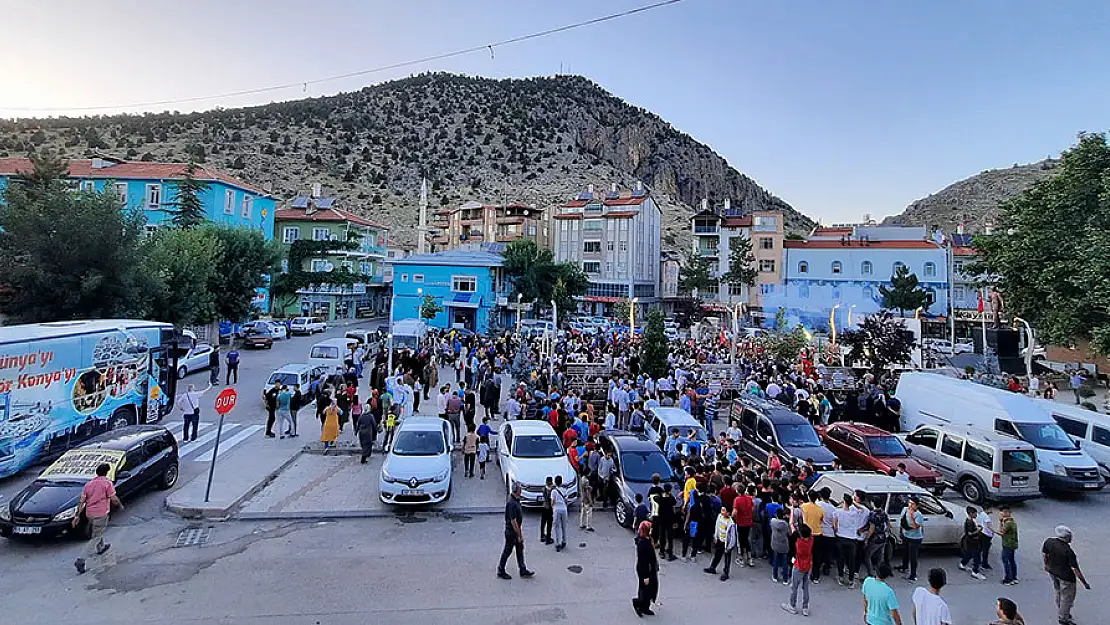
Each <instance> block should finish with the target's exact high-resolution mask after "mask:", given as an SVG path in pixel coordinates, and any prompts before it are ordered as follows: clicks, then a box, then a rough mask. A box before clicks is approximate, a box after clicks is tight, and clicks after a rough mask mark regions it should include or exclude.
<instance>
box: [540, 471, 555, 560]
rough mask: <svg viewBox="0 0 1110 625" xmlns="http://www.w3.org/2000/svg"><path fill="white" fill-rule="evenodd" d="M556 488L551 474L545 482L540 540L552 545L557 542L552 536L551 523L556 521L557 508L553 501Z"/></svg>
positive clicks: (541, 508)
mask: <svg viewBox="0 0 1110 625" xmlns="http://www.w3.org/2000/svg"><path fill="white" fill-rule="evenodd" d="M553 490H555V478H553V477H551V476H550V475H549V476H547V478H546V479H544V483H543V505H542V506H541V507H540V542H541V543H543V544H545V545H550V544H551V543H553V542H555V541H554V540H553V539H552V538H551V524H552V523H554V521H555V508H554V505H553V502H552V501H551V491H553Z"/></svg>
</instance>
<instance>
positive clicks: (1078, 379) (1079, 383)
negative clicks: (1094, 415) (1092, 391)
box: [1068, 369, 1083, 406]
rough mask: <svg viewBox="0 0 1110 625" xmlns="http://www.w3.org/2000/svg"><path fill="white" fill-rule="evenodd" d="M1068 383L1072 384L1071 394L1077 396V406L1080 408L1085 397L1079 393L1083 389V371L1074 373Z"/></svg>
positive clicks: (1077, 370)
mask: <svg viewBox="0 0 1110 625" xmlns="http://www.w3.org/2000/svg"><path fill="white" fill-rule="evenodd" d="M1068 382H1070V383H1071V392H1072V393H1073V394H1074V395H1075V405H1077V406H1078V405H1079V404H1080V403H1082V402H1083V397H1082V396H1081V395H1080V393H1079V391H1080V389H1082V388H1083V373H1082V371H1081V370H1080V369H1076V370H1075V371H1072V372H1071V376H1070V377H1069V378H1068Z"/></svg>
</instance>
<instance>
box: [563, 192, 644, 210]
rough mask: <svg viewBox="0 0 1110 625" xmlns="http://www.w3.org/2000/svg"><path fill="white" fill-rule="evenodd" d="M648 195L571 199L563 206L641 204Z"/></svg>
mask: <svg viewBox="0 0 1110 625" xmlns="http://www.w3.org/2000/svg"><path fill="white" fill-rule="evenodd" d="M647 199H648V196H646V195H645V196H642V197H618V198H602V199H594V200H583V199H578V200H571V201H570V202H567V203H566V204H563V208H582V207H583V206H585V205H587V204H603V205H605V206H639V205H640V204H643V203H644V202H645V201H647Z"/></svg>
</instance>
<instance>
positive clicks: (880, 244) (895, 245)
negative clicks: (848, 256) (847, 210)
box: [782, 240, 941, 250]
mask: <svg viewBox="0 0 1110 625" xmlns="http://www.w3.org/2000/svg"><path fill="white" fill-rule="evenodd" d="M782 246H783V247H784V248H788V249H789V248H794V249H810V250H817V249H833V248H837V249H869V248H870V249H880V250H884V249H885V250H935V249H941V246H939V245H937V244H936V243H934V242H933V241H870V242H868V243H866V244H862V243H860V242H859V241H848V242H847V243H842V242H840V241H839V240H837V241H793V240H787V241H783V242H782Z"/></svg>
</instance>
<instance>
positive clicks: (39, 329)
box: [0, 319, 173, 345]
mask: <svg viewBox="0 0 1110 625" xmlns="http://www.w3.org/2000/svg"><path fill="white" fill-rule="evenodd" d="M146 328H150V329H159V330H172V329H173V324H170V323H161V322H158V321H143V320H139V319H92V320H74V321H49V322H46V323H30V324H25V325H15V326H3V327H0V345H3V344H5V343H20V342H23V341H35V340H42V339H52V338H61V337H66V336H79V335H82V334H96V333H101V332H120V331H121V330H123V331H124V332H126V331H133V330H141V329H146ZM121 336H125V335H123V334H121Z"/></svg>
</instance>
